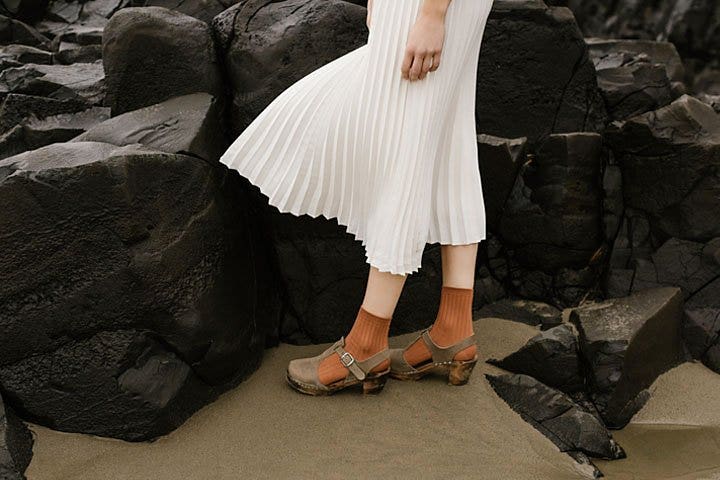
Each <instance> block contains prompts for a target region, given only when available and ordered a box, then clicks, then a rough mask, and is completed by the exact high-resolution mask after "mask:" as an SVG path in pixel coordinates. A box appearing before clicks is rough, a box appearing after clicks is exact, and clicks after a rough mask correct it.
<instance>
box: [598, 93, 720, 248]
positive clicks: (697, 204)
mask: <svg viewBox="0 0 720 480" xmlns="http://www.w3.org/2000/svg"><path fill="white" fill-rule="evenodd" d="M607 139H608V142H609V144H610V146H611V147H612V149H613V151H614V152H615V155H616V158H617V161H618V163H619V165H620V167H621V169H622V176H623V193H624V200H625V205H626V206H628V207H631V208H633V209H635V210H637V211H640V212H643V213H644V214H645V215H646V217H647V219H648V221H649V226H648V227H649V228H650V230H651V231H652V232H653V234H654V235H655V236H658V235H664V236H665V237H666V238H667V237H676V238H680V239H686V240H694V241H707V240H710V239H712V238H714V237H717V236H720V222H719V221H718V213H717V212H719V211H720V116H718V114H717V113H716V112H715V111H714V110H713V109H712V107H710V106H709V105H707V104H705V103H703V102H701V101H700V100H697V99H696V98H693V97H691V96H689V95H683V96H681V97H680V98H678V99H677V100H675V101H674V102H672V103H671V104H670V105H668V106H666V107H663V108H661V109H659V110H655V111H652V112H648V113H645V114H643V115H638V116H636V117H633V118H631V119H629V120H627V121H625V122H617V123H615V124H613V128H611V129H610V130H609V131H608V133H607Z"/></svg>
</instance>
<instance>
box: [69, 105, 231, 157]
mask: <svg viewBox="0 0 720 480" xmlns="http://www.w3.org/2000/svg"><path fill="white" fill-rule="evenodd" d="M218 103H219V102H218V101H217V99H215V98H213V97H212V96H211V95H209V94H207V93H193V94H190V95H183V96H181V97H175V98H171V99H170V100H166V101H164V102H162V103H158V104H156V105H151V106H148V107H144V108H140V109H138V110H133V111H132V112H127V113H124V114H122V115H119V116H117V117H113V118H111V119H109V120H107V121H105V122H103V123H101V124H99V125H96V126H94V127H93V128H91V129H90V130H88V131H87V132H85V133H83V134H82V135H79V136H77V137H76V138H74V139H73V141H74V142H88V141H89V142H105V143H112V144H113V145H131V144H133V143H140V144H142V145H145V146H146V147H151V148H153V149H155V150H160V151H162V152H168V153H191V154H193V155H196V156H198V157H201V158H204V159H205V160H217V159H218V158H220V155H222V153H223V152H224V151H225V149H226V148H227V142H226V141H225V139H224V136H223V129H222V119H221V112H220V107H219V105H218Z"/></svg>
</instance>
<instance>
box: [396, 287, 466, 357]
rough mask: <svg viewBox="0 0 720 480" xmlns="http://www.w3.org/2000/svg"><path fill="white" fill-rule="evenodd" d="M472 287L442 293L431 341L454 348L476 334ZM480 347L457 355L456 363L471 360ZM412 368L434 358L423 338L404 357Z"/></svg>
mask: <svg viewBox="0 0 720 480" xmlns="http://www.w3.org/2000/svg"><path fill="white" fill-rule="evenodd" d="M472 298H473V289H472V288H457V287H446V286H444V285H443V287H442V290H441V292H440V307H439V308H438V312H437V317H436V318H435V323H434V324H433V326H432V327H431V328H430V332H429V333H430V338H432V340H433V342H435V343H436V344H438V345H439V346H441V347H447V346H450V345H452V344H454V343H456V342H459V341H460V340H462V339H463V338H466V337H469V336H470V335H472V334H473V327H472ZM476 352H477V346H475V345H470V346H469V347H467V348H465V349H463V350H461V351H460V352H458V353H457V355H455V360H470V359H472V358H473V357H474V356H475V354H476ZM403 357H405V360H407V362H408V363H409V364H410V365H418V364H419V363H421V362H424V361H426V360H429V359H430V358H431V355H430V350H428V348H427V347H426V346H425V342H424V341H423V340H422V338H418V340H417V341H416V342H414V343H413V344H412V345H410V346H409V347H408V348H407V350H405V353H404V354H403Z"/></svg>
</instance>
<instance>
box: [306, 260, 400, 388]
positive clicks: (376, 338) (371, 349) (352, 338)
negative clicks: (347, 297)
mask: <svg viewBox="0 0 720 480" xmlns="http://www.w3.org/2000/svg"><path fill="white" fill-rule="evenodd" d="M406 278H407V275H395V274H392V273H389V272H380V271H379V270H378V269H377V268H375V267H373V266H371V267H370V274H369V275H368V281H367V286H366V288H365V298H364V299H363V302H362V305H361V306H360V309H359V311H358V314H357V317H356V318H355V323H354V324H353V326H352V328H351V329H350V333H348V334H347V335H346V336H345V350H347V351H348V352H350V353H351V354H352V355H353V356H354V357H355V358H357V359H358V360H364V359H366V358H368V357H370V356H371V355H373V354H375V353H377V352H379V351H380V350H383V349H384V348H387V347H388V332H389V331H390V321H391V319H392V316H393V312H394V311H395V306H396V305H397V302H398V299H399V298H400V293H401V292H402V289H403V286H404V285H405V279H406ZM389 366H390V360H386V361H384V362H382V363H380V365H378V366H377V367H376V368H374V369H373V371H381V370H385V369H387V368H388V367H389ZM346 375H347V368H345V366H343V364H342V363H340V357H339V356H338V355H337V354H332V355H330V356H329V357H327V358H325V359H324V360H323V361H322V362H320V366H319V369H318V378H319V379H320V382H322V383H324V384H325V385H327V384H329V383H332V382H334V381H336V380H340V379H341V378H345V376H346Z"/></svg>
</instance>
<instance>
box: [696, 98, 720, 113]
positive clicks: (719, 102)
mask: <svg viewBox="0 0 720 480" xmlns="http://www.w3.org/2000/svg"><path fill="white" fill-rule="evenodd" d="M696 97H697V99H698V100H700V101H701V102H705V103H707V104H708V105H710V106H711V107H712V108H713V110H715V111H716V112H717V113H720V94H717V95H713V94H708V93H699V94H698V95H696Z"/></svg>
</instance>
